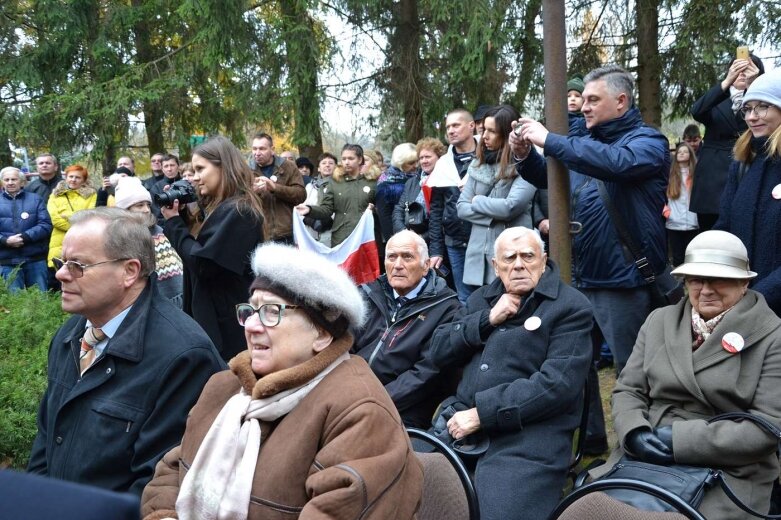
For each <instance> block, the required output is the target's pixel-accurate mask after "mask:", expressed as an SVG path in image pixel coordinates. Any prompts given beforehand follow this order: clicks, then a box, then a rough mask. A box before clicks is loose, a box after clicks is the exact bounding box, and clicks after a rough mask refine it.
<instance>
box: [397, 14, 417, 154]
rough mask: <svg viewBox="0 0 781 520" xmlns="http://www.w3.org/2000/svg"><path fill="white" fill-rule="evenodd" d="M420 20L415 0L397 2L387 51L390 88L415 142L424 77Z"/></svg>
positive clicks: (406, 131) (408, 134) (410, 139)
mask: <svg viewBox="0 0 781 520" xmlns="http://www.w3.org/2000/svg"><path fill="white" fill-rule="evenodd" d="M420 31H421V28H420V21H419V20H418V0H401V1H400V2H399V24H398V26H397V27H396V30H395V34H394V37H393V38H392V39H391V41H392V42H393V44H392V46H391V48H390V55H391V56H392V59H393V61H394V63H393V67H392V68H391V81H392V85H391V88H392V89H394V90H395V91H396V94H397V99H398V100H399V101H401V104H402V113H403V116H404V136H405V139H406V140H407V141H408V142H411V143H415V142H417V141H418V140H419V139H421V138H422V137H423V78H422V76H421V73H420V68H421V63H420V42H421V34H420Z"/></svg>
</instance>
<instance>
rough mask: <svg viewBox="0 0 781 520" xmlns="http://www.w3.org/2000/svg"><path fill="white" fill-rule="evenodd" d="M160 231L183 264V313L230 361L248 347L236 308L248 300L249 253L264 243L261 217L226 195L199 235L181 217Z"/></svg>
mask: <svg viewBox="0 0 781 520" xmlns="http://www.w3.org/2000/svg"><path fill="white" fill-rule="evenodd" d="M163 231H164V233H165V236H167V237H168V240H170V241H171V244H173V246H174V248H175V249H176V252H177V253H179V256H180V257H182V263H184V266H185V276H186V278H187V280H186V281H185V290H184V306H183V309H184V311H185V312H187V313H188V314H190V316H192V317H193V318H194V319H195V321H197V322H198V324H199V325H200V326H201V327H203V330H205V331H206V333H207V334H208V335H209V337H210V338H211V340H212V341H213V342H214V345H215V346H216V347H217V350H219V351H220V355H221V356H222V359H224V360H225V361H229V360H230V359H231V358H233V356H235V355H236V354H238V353H239V352H241V351H243V350H244V349H245V348H246V341H245V339H244V329H243V328H242V327H241V325H239V323H238V322H237V321H236V310H235V309H236V304H237V303H243V302H246V301H247V300H248V298H249V286H250V284H251V283H252V280H253V279H254V276H253V274H252V267H251V266H250V256H251V255H252V252H253V251H255V248H256V247H257V246H258V245H259V244H260V243H261V242H263V222H262V220H259V219H257V218H256V217H254V216H253V215H252V214H251V213H250V211H249V210H248V209H241V210H239V208H238V207H237V204H236V200H235V199H228V200H226V201H224V202H223V203H222V204H220V205H219V206H217V208H216V209H215V210H214V212H213V213H212V214H211V215H209V217H208V218H207V219H206V221H204V223H203V227H202V228H201V230H200V232H199V233H198V237H197V238H193V236H192V235H190V231H189V230H188V229H187V225H186V224H185V222H184V220H182V218H181V217H179V216H176V217H173V218H170V219H168V220H167V221H166V223H165V227H164V228H163Z"/></svg>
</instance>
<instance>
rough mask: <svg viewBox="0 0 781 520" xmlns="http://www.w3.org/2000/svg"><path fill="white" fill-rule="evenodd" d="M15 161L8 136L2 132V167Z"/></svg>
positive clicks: (0, 141)
mask: <svg viewBox="0 0 781 520" xmlns="http://www.w3.org/2000/svg"><path fill="white" fill-rule="evenodd" d="M13 163H14V156H13V154H12V153H11V145H9V144H8V136H7V135H5V134H0V167H2V166H3V165H9V164H13Z"/></svg>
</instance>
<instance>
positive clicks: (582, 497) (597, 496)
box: [548, 479, 706, 520]
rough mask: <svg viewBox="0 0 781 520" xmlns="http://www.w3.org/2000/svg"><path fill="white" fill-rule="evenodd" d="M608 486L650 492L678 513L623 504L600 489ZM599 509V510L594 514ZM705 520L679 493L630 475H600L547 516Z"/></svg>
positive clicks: (577, 519) (570, 519)
mask: <svg viewBox="0 0 781 520" xmlns="http://www.w3.org/2000/svg"><path fill="white" fill-rule="evenodd" d="M609 489H631V490H633V491H636V492H638V493H647V494H649V495H651V496H654V497H656V498H658V499H660V500H663V501H664V502H666V503H667V504H669V505H670V506H672V507H673V508H674V509H675V510H676V511H678V512H677V513H657V512H649V511H641V510H639V509H636V508H634V507H632V506H629V505H627V504H624V503H623V502H620V501H618V500H615V499H614V498H613V497H610V496H608V495H606V494H604V493H601V491H607V490H609ZM594 511H597V512H598V514H596V515H595V514H594ZM594 518H599V519H602V520H614V519H615V520H687V519H688V520H706V519H705V517H704V516H702V514H700V513H699V512H698V511H697V510H696V509H694V508H693V507H692V506H690V505H689V504H688V503H686V502H684V501H683V500H682V499H681V498H680V497H679V496H678V495H675V494H673V493H671V492H669V491H667V490H666V489H662V488H661V487H658V486H655V485H653V484H648V483H647V482H642V481H639V480H628V479H601V480H596V481H594V482H591V483H589V484H586V485H584V486H583V487H580V488H578V489H576V490H575V491H573V492H572V493H570V494H569V495H567V496H566V497H564V499H563V500H562V501H561V502H559V505H558V506H556V509H554V510H553V512H552V513H551V514H550V516H549V517H548V520H562V519H567V520H592V519H594Z"/></svg>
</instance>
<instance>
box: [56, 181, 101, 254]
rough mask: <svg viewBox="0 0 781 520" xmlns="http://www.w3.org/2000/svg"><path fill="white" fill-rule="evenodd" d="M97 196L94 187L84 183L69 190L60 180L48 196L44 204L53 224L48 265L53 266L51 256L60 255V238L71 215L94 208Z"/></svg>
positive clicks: (68, 226) (62, 236)
mask: <svg viewBox="0 0 781 520" xmlns="http://www.w3.org/2000/svg"><path fill="white" fill-rule="evenodd" d="M97 198H98V192H97V191H95V188H93V187H92V186H89V185H86V184H85V185H83V186H82V187H81V188H79V189H77V190H71V189H69V188H68V186H67V185H66V184H65V181H60V183H59V184H57V187H56V188H54V191H52V195H51V197H49V203H48V204H47V205H46V209H47V210H49V216H50V217H51V219H52V224H53V225H54V228H53V229H52V237H51V239H50V240H49V257H48V259H49V267H52V268H53V267H54V264H53V263H52V258H55V257H57V258H61V257H62V239H63V238H65V233H66V232H67V231H68V230H69V229H70V227H71V225H70V218H71V215H73V214H74V213H76V212H77V211H80V210H82V209H89V208H94V207H95V202H96V200H97Z"/></svg>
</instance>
